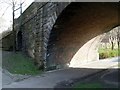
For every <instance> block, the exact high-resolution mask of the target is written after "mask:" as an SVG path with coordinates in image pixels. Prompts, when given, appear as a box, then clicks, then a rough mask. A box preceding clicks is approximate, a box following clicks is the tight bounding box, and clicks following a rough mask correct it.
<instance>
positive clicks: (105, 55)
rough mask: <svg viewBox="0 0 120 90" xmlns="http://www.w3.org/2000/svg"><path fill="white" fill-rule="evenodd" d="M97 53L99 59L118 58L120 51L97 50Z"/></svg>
mask: <svg viewBox="0 0 120 90" xmlns="http://www.w3.org/2000/svg"><path fill="white" fill-rule="evenodd" d="M98 52H99V58H100V59H104V58H110V57H117V56H120V49H119V50H118V49H114V50H111V49H105V48H99V50H98Z"/></svg>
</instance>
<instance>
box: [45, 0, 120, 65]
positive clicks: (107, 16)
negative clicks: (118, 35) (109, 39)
mask: <svg viewBox="0 0 120 90" xmlns="http://www.w3.org/2000/svg"><path fill="white" fill-rule="evenodd" d="M117 25H119V23H118V3H103V2H102V3H82V2H79V3H75V2H73V3H70V4H69V5H68V6H67V7H66V8H65V9H64V10H63V11H62V13H61V14H60V15H59V17H58V18H57V20H56V21H55V24H54V26H53V28H52V30H51V32H50V36H49V41H48V45H47V55H46V62H47V66H48V67H49V66H52V65H53V66H57V65H60V64H61V65H63V64H66V63H70V62H71V64H72V65H73V66H74V65H76V64H79V61H81V60H82V61H83V60H86V59H88V57H89V56H90V55H91V54H90V53H92V52H94V47H95V46H96V42H93V41H94V40H95V39H99V38H98V37H97V36H99V35H101V34H103V33H105V32H107V31H109V30H111V29H112V28H114V27H115V26H117ZM93 43H94V44H93ZM91 44H93V49H91V50H89V54H88V52H87V51H86V50H88V49H89V48H88V47H90V46H91ZM85 51H86V52H85ZM77 53H79V54H78V55H77V56H76V54H77ZM81 54H83V56H81ZM87 55H89V56H87ZM74 56H76V58H75V57H74ZM73 57H74V60H73V61H71V60H72V59H73ZM84 57H85V58H84ZM86 57H87V58H86ZM89 59H90V60H92V59H95V57H94V55H93V56H92V57H91V56H90V57H89ZM73 62H75V63H73Z"/></svg>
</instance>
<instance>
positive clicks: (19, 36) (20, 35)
mask: <svg viewBox="0 0 120 90" xmlns="http://www.w3.org/2000/svg"><path fill="white" fill-rule="evenodd" d="M17 50H18V51H21V50H22V31H19V32H18V34H17Z"/></svg>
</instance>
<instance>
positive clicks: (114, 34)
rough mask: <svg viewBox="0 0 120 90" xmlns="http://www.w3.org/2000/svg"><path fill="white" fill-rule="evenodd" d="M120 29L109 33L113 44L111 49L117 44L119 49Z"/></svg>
mask: <svg viewBox="0 0 120 90" xmlns="http://www.w3.org/2000/svg"><path fill="white" fill-rule="evenodd" d="M118 28H119V27H116V28H114V29H113V30H111V31H110V32H108V35H109V42H110V44H111V49H112V50H113V49H114V46H115V44H116V43H117V45H118V48H119V45H120V31H119V29H118Z"/></svg>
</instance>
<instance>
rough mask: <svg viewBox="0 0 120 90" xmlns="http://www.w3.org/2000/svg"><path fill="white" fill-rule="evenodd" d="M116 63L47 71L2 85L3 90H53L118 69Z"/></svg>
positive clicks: (111, 60)
mask: <svg viewBox="0 0 120 90" xmlns="http://www.w3.org/2000/svg"><path fill="white" fill-rule="evenodd" d="M118 62H119V59H118V57H116V58H111V59H108V60H100V61H94V62H92V63H88V64H84V65H81V66H80V67H76V68H68V69H63V70H55V71H48V72H45V73H43V74H41V75H38V76H32V77H29V78H28V79H25V80H22V81H19V82H13V83H10V84H8V85H6V84H3V88H54V87H55V86H56V85H57V84H58V83H60V82H63V81H68V82H71V83H72V80H74V79H78V78H84V77H89V76H90V75H94V74H97V73H99V72H101V71H103V70H105V69H108V68H118V67H117V65H118Z"/></svg>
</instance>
